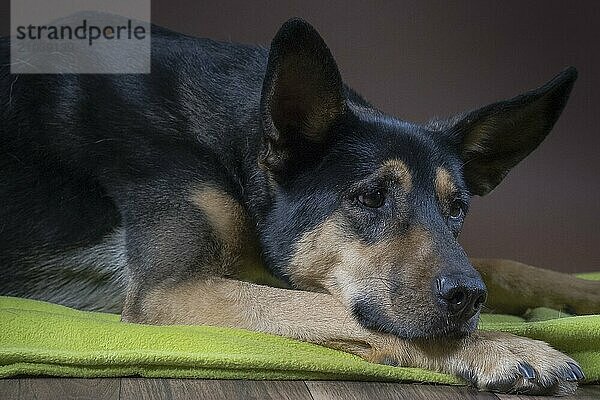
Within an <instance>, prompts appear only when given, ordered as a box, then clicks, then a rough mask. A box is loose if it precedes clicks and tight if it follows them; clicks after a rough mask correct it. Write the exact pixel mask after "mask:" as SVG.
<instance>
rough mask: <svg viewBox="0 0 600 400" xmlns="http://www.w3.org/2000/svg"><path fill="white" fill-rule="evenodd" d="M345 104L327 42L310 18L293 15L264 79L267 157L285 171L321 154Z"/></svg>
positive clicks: (268, 163)
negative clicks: (302, 18)
mask: <svg viewBox="0 0 600 400" xmlns="http://www.w3.org/2000/svg"><path fill="white" fill-rule="evenodd" d="M344 109H345V101H344V90H343V84H342V79H341V77H340V73H339V71H338V68H337V65H336V64H335V61H334V59H333V57H332V55H331V53H330V51H329V49H328V48H327V46H326V45H325V42H323V39H321V37H320V36H319V34H318V33H317V31H316V30H315V29H314V28H313V27H312V26H310V25H309V24H308V23H307V22H305V21H303V20H301V19H291V20H289V21H287V22H286V23H285V24H284V25H283V26H282V27H281V28H280V29H279V32H277V35H276V36H275V38H274V39H273V42H272V43H271V50H270V52H269V62H268V65H267V71H266V75H265V79H264V83H263V89H262V98H261V117H262V126H263V131H264V138H263V141H264V149H263V153H262V155H261V160H260V161H261V163H262V164H263V165H264V166H266V167H267V168H268V169H269V170H271V171H273V172H283V171H284V170H290V169H294V168H297V167H299V166H300V165H299V163H300V162H301V161H306V160H310V159H314V158H315V157H318V155H319V153H320V152H321V151H322V150H323V147H324V146H325V144H326V143H327V141H328V139H329V134H330V128H331V127H332V126H333V125H334V123H335V122H336V120H338V118H339V117H340V116H341V115H342V114H343V113H344Z"/></svg>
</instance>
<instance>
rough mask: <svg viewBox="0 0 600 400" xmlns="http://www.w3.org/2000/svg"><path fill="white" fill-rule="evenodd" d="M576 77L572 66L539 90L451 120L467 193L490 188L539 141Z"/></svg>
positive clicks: (485, 190) (560, 107) (451, 133)
mask: <svg viewBox="0 0 600 400" xmlns="http://www.w3.org/2000/svg"><path fill="white" fill-rule="evenodd" d="M575 79H577V70H576V69H575V68H573V67H571V68H568V69H566V70H565V71H563V72H562V73H560V74H559V75H557V76H556V77H555V78H554V79H552V80H551V81H550V82H548V83H546V84H545V85H544V86H542V87H540V88H538V89H535V90H532V91H530V92H527V93H524V94H522V95H520V96H517V97H515V98H513V99H510V100H506V101H501V102H498V103H494V104H491V105H489V106H486V107H483V108H481V109H479V110H476V111H472V112H469V113H467V114H463V115H461V116H459V117H455V118H454V119H453V121H452V122H451V123H450V127H449V132H450V138H451V141H452V143H453V144H454V145H455V146H457V147H458V149H459V152H460V154H461V157H462V160H463V163H464V172H463V173H464V176H465V179H466V182H467V186H468V188H469V190H470V191H471V193H472V194H477V195H480V196H483V195H485V194H487V193H489V192H490V191H491V190H492V189H493V188H495V187H496V185H498V184H499V183H500V181H501V180H502V179H503V178H504V177H505V176H506V174H507V173H508V171H509V170H510V169H511V168H512V167H514V166H515V165H516V164H517V163H519V162H520V161H521V160H522V159H523V158H525V157H526V156H527V155H528V154H529V153H531V152H532V151H533V150H534V149H535V148H536V147H537V146H538V145H539V144H540V143H541V142H542V140H544V138H545V137H546V135H547V134H548V133H549V132H550V130H551V129H552V127H553V126H554V123H555V122H556V121H557V120H558V117H559V116H560V114H561V112H562V110H563V108H564V106H565V104H566V103H567V99H568V98H569V93H570V92H571V89H572V87H573V83H574V82H575ZM445 128H446V129H448V127H447V126H446V127H445Z"/></svg>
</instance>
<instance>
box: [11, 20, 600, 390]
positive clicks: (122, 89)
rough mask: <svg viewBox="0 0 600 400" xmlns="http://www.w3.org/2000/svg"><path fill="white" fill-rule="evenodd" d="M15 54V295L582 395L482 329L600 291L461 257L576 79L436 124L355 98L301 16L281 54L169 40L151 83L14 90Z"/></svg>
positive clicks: (278, 45) (155, 45) (504, 386)
mask: <svg viewBox="0 0 600 400" xmlns="http://www.w3.org/2000/svg"><path fill="white" fill-rule="evenodd" d="M0 59H1V60H2V63H1V65H2V66H1V67H0V93H2V96H1V98H0V104H1V108H0V112H1V114H0V118H1V124H0V135H1V138H2V142H1V146H2V147H1V153H2V157H1V158H0V171H1V174H0V187H1V188H2V190H0V198H1V201H2V207H1V208H0V216H1V226H0V250H1V251H0V265H1V269H0V277H1V279H0V293H2V294H4V295H12V296H22V297H28V298H33V299H41V300H46V301H51V302H56V303H60V304H64V305H67V306H71V307H76V308H79V309H84V310H100V311H111V312H121V315H122V320H123V321H128V322H135V323H143V324H207V325H218V326H227V327H237V328H245V329H249V330H253V331H260V332H267V333H271V334H276V335H282V336H286V337H290V338H294V339H299V340H303V341H308V342H313V343H317V344H320V345H323V346H328V347H332V348H335V349H340V350H343V351H346V352H350V353H353V354H357V355H359V356H361V357H363V358H364V359H366V360H368V361H371V362H375V363H385V364H392V365H400V366H411V367H422V368H429V369H433V370H436V371H441V372H445V373H450V374H456V375H458V376H461V377H462V378H464V379H466V380H467V381H468V382H469V383H471V384H472V385H474V386H475V387H477V388H479V389H481V390H492V391H500V392H517V393H530V394H537V393H541V394H559V395H563V394H570V393H573V392H574V391H575V390H576V387H577V383H578V382H579V381H581V380H583V379H584V374H583V371H582V370H581V368H580V367H579V366H578V364H577V363H576V362H575V361H574V360H573V359H571V358H569V357H568V356H566V355H564V354H562V353H560V352H558V351H556V350H554V349H552V348H551V347H550V346H548V345H547V344H545V343H543V342H539V341H535V340H531V339H527V338H522V337H518V336H514V335H510V334H507V333H499V332H488V331H476V326H477V323H478V319H479V315H480V312H481V309H482V305H483V304H484V302H485V301H486V296H487V294H488V293H489V295H490V296H489V297H490V298H489V300H488V302H487V307H488V308H489V309H491V310H493V311H498V312H510V313H523V312H524V311H525V310H527V309H528V308H531V307H535V306H541V305H543V306H549V307H554V308H559V309H568V310H570V311H571V312H575V313H578V314H585V313H593V312H597V311H599V310H600V290H599V285H598V283H595V282H587V281H583V280H580V279H577V278H574V277H571V276H568V275H564V274H559V273H556V272H551V271H547V270H543V269H538V268H534V267H531V266H527V265H523V264H520V263H517V262H512V261H506V260H469V259H468V258H467V255H466V254H465V251H464V250H463V249H462V248H461V246H460V245H459V243H458V241H457V237H458V235H459V233H460V230H461V226H462V224H463V221H464V218H465V214H466V213H467V209H468V204H469V199H470V197H471V196H474V195H478V196H483V195H485V194H487V193H488V192H490V191H491V190H492V189H493V188H494V187H495V186H496V185H498V184H499V183H500V181H501V180H502V179H503V178H504V176H505V175H506V174H507V172H508V171H509V170H510V169H511V168H512V167H514V166H515V165H516V164H517V163H518V162H520V161H521V160H522V159H523V158H524V157H526V156H527V155H528V154H529V153H530V152H531V151H533V150H534V149H535V148H536V147H537V146H538V145H539V144H540V143H541V142H542V140H543V139H544V137H545V136H546V135H547V134H548V133H549V131H550V130H551V128H552V126H553V125H554V123H555V122H556V120H557V119H558V118H559V115H560V114H561V112H562V110H563V107H564V106H565V104H566V102H567V98H568V97H569V93H570V91H571V88H572V86H573V84H574V81H575V79H576V76H577V72H576V70H575V69H574V68H568V69H566V70H564V71H563V72H561V73H560V74H558V75H557V76H556V77H555V78H554V79H552V80H551V81H549V82H548V83H546V84H545V85H543V86H542V87H540V88H538V89H535V90H532V91H529V92H527V93H525V94H522V95H520V96H518V97H515V98H513V99H510V100H506V101H501V102H498V103H494V104H491V105H488V106H486V107H483V108H480V109H478V110H475V111H471V112H467V113H464V114H461V115H458V116H455V117H452V118H448V119H444V120H442V119H438V120H433V121H431V122H429V123H427V124H425V125H417V124H413V123H409V122H405V121H402V120H400V119H397V118H395V117H392V116H388V115H385V114H384V113H382V112H381V111H379V110H378V109H377V108H375V107H374V106H372V105H371V104H369V103H368V102H367V101H366V100H365V99H363V98H362V97H361V96H360V95H359V94H358V93H356V92H355V91H353V90H352V89H351V88H349V87H348V86H346V85H345V84H344V83H343V81H342V78H341V77H340V73H339V71H338V68H337V66H336V63H335V60H334V58H333V56H332V54H331V52H330V51H329V49H328V48H327V46H326V44H325V43H324V41H323V39H322V38H321V37H320V36H319V34H318V33H317V31H316V30H315V29H314V28H313V27H312V26H311V25H309V24H308V23H307V22H305V21H303V20H301V19H292V20H289V21H288V22H286V23H285V24H284V25H283V26H282V27H281V28H280V30H279V31H278V33H277V34H276V36H275V37H274V39H273V41H272V43H271V46H270V49H267V48H262V47H258V46H249V45H240V44H233V43H219V42H216V41H212V40H208V39H199V38H193V37H189V36H185V35H182V34H178V33H174V32H171V31H169V30H166V29H163V28H159V27H153V28H152V65H151V68H152V72H151V74H148V75H11V74H10V73H9V68H8V65H9V62H8V59H9V50H8V39H7V38H5V39H3V40H2V42H1V44H0ZM484 281H485V284H484ZM558 282H560V284H557V283H558Z"/></svg>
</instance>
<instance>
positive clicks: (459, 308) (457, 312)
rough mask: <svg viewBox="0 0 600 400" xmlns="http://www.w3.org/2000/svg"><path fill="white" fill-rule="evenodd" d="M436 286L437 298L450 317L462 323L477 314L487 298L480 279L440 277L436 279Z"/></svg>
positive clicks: (451, 276)
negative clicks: (460, 320)
mask: <svg viewBox="0 0 600 400" xmlns="http://www.w3.org/2000/svg"><path fill="white" fill-rule="evenodd" d="M436 285H437V290H438V296H439V298H440V300H441V301H442V303H443V304H444V305H445V306H446V307H447V308H448V312H449V313H450V315H452V316H454V317H456V318H460V319H462V320H464V321H467V320H468V319H469V318H471V317H472V316H473V315H475V314H477V312H478V311H479V309H480V308H481V305H482V304H483V303H484V302H485V299H486V297H487V290H486V288H485V284H484V283H483V281H482V280H481V279H480V278H473V277H466V276H462V275H449V276H442V277H439V278H438V279H437V281H436Z"/></svg>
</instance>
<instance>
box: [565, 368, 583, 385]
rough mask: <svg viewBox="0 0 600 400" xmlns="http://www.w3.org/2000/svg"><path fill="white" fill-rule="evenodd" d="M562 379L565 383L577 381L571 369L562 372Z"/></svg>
mask: <svg viewBox="0 0 600 400" xmlns="http://www.w3.org/2000/svg"><path fill="white" fill-rule="evenodd" d="M563 377H564V378H565V380H566V381H567V382H577V381H578V380H579V379H578V378H577V375H576V374H575V372H573V370H572V369H566V370H565V371H564V374H563Z"/></svg>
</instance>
